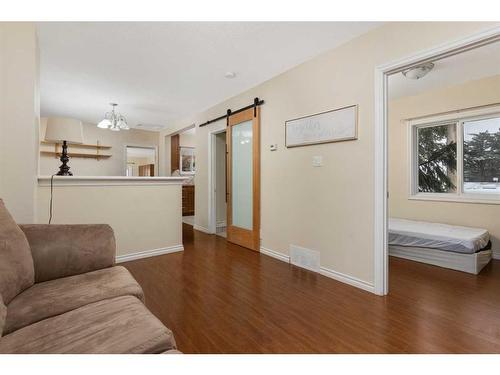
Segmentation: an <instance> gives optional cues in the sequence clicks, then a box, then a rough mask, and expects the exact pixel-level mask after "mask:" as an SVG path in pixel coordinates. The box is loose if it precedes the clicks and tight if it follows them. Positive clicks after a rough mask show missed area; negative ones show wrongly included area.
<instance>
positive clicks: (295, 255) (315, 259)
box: [290, 245, 320, 272]
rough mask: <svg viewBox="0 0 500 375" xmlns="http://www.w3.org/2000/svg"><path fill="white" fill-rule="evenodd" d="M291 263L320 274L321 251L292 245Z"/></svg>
mask: <svg viewBox="0 0 500 375" xmlns="http://www.w3.org/2000/svg"><path fill="white" fill-rule="evenodd" d="M290 263H292V264H293V265H295V266H298V267H302V268H305V269H308V270H311V271H314V272H319V270H320V265H319V251H315V250H311V249H306V248H304V247H300V246H295V245H290Z"/></svg>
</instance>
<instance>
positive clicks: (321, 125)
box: [285, 105, 358, 148]
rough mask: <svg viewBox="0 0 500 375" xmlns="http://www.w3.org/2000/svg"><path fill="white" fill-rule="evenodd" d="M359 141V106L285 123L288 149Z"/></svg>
mask: <svg viewBox="0 0 500 375" xmlns="http://www.w3.org/2000/svg"><path fill="white" fill-rule="evenodd" d="M354 139H358V106H357V105H351V106H348V107H343V108H338V109H334V110H331V111H326V112H321V113H318V114H315V115H310V116H305V117H300V118H297V119H293V120H288V121H286V122H285V145H286V147H288V148H289V147H299V146H308V145H316V144H321V143H330V142H340V141H349V140H354Z"/></svg>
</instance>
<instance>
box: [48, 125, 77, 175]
mask: <svg viewBox="0 0 500 375" xmlns="http://www.w3.org/2000/svg"><path fill="white" fill-rule="evenodd" d="M45 140H46V141H52V142H57V143H59V142H62V153H61V158H60V160H61V162H62V164H61V166H60V167H59V172H57V176H73V173H71V172H70V171H69V166H68V161H69V156H68V144H81V143H83V128H82V122H81V121H79V120H75V119H72V118H63V117H50V118H49V119H47V130H46V132H45Z"/></svg>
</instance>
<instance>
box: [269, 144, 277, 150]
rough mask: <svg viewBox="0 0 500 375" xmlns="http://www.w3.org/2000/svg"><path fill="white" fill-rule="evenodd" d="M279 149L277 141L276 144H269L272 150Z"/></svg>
mask: <svg viewBox="0 0 500 375" xmlns="http://www.w3.org/2000/svg"><path fill="white" fill-rule="evenodd" d="M277 149H278V144H276V143H275V144H274V145H271V146H269V150H270V151H276V150H277Z"/></svg>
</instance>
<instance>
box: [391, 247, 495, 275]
mask: <svg viewBox="0 0 500 375" xmlns="http://www.w3.org/2000/svg"><path fill="white" fill-rule="evenodd" d="M389 255H390V256H394V257H398V258H404V259H409V260H413V261H415V262H421V263H427V264H432V265H434V266H438V267H444V268H450V269H452V270H457V271H463V272H468V273H472V274H474V275H477V274H478V273H479V272H481V270H482V269H483V268H484V266H486V265H487V264H488V263H489V262H490V260H491V258H492V251H491V250H481V251H478V252H477V253H473V254H461V253H453V252H450V251H443V250H437V249H430V248H422V247H411V246H396V245H389Z"/></svg>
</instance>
